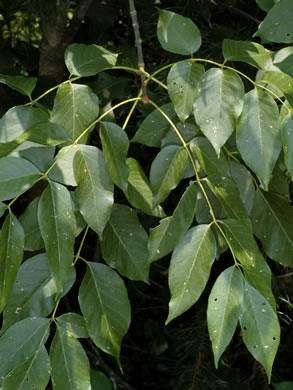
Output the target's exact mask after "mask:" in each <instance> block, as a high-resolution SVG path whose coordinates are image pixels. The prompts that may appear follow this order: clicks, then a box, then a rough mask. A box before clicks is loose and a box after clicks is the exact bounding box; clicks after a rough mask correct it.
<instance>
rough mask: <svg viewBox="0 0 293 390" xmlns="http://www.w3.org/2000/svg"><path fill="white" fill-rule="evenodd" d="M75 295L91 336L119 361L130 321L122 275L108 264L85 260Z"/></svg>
mask: <svg viewBox="0 0 293 390" xmlns="http://www.w3.org/2000/svg"><path fill="white" fill-rule="evenodd" d="M78 299H79V304H80V308H81V311H82V314H83V315H84V318H85V320H86V323H87V329H88V333H89V335H90V337H91V339H92V340H93V342H94V343H95V344H96V345H97V346H98V347H99V348H101V349H102V350H103V351H104V352H106V353H108V354H110V355H112V356H114V357H115V359H116V360H117V362H118V364H119V365H120V358H119V355H120V344H121V340H122V338H123V337H124V335H125V333H126V332H127V330H128V328H129V325H130V303H129V300H128V296H127V290H126V288H125V286H124V283H123V281H122V279H121V278H120V277H119V275H118V274H117V273H116V272H115V271H114V270H113V269H111V268H110V267H108V266H106V265H104V264H101V263H91V262H88V268H87V272H86V274H85V277H84V279H83V281H82V284H81V286H80V291H79V297H78Z"/></svg>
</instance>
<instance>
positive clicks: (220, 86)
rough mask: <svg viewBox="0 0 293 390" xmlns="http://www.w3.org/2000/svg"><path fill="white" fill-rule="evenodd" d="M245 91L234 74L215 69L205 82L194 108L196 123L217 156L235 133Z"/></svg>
mask: <svg viewBox="0 0 293 390" xmlns="http://www.w3.org/2000/svg"><path fill="white" fill-rule="evenodd" d="M243 96H244V87H243V84H242V81H241V79H240V78H239V76H238V75H237V74H236V73H235V72H233V71H231V70H223V69H216V68H212V69H209V70H208V71H207V72H206V73H205V74H204V75H203V77H202V78H201V80H200V83H199V91H198V95H197V98H196V101H195V104H194V116H195V121H196V123H197V124H198V126H199V127H200V129H201V131H202V132H203V133H204V135H205V136H206V137H207V138H208V140H209V141H210V142H211V144H212V145H213V147H214V149H215V151H216V153H217V155H219V154H220V149H221V147H222V146H223V145H224V144H225V142H226V141H227V139H228V138H229V137H230V135H231V134H232V133H233V131H234V130H235V125H236V119H237V117H238V116H239V115H240V113H241V110H242V105H243Z"/></svg>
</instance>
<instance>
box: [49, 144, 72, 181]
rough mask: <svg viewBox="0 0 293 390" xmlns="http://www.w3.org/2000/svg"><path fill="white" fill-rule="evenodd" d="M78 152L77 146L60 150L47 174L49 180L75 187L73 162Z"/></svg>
mask: <svg viewBox="0 0 293 390" xmlns="http://www.w3.org/2000/svg"><path fill="white" fill-rule="evenodd" d="M78 150H79V146H75V147H72V146H71V145H70V146H65V147H64V148H62V149H60V150H59V152H58V154H57V156H56V161H57V163H56V164H55V165H54V167H53V169H52V170H51V171H50V172H49V178H50V179H52V180H54V181H58V183H61V184H65V185H68V186H73V187H76V186H77V182H76V180H75V175H74V169H73V160H74V156H75V153H76V152H77V151H78Z"/></svg>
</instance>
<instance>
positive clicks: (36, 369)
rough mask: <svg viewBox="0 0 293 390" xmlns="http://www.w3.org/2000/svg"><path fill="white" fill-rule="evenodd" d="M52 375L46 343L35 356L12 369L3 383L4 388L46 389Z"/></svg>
mask: <svg viewBox="0 0 293 390" xmlns="http://www.w3.org/2000/svg"><path fill="white" fill-rule="evenodd" d="M50 375H51V364H50V359H49V355H48V352H47V350H46V348H45V347H44V345H41V346H40V348H38V349H37V350H36V351H35V353H34V355H33V357H32V358H30V359H29V360H27V361H25V362H24V363H23V364H21V365H20V366H18V367H16V368H15V369H14V370H12V371H11V372H10V373H9V374H8V375H7V376H6V377H5V378H4V381H3V383H2V388H1V389H2V390H11V389H17V390H44V389H46V386H47V384H48V382H49V379H50Z"/></svg>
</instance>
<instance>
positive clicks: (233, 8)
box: [228, 5, 260, 24]
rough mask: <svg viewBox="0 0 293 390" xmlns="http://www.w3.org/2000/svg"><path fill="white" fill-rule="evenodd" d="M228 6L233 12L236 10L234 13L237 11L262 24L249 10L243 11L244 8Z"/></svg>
mask: <svg viewBox="0 0 293 390" xmlns="http://www.w3.org/2000/svg"><path fill="white" fill-rule="evenodd" d="M228 8H229V9H230V10H231V11H232V12H234V13H236V14H239V15H242V16H244V17H246V18H247V19H250V20H252V21H253V22H254V23H256V24H260V20H258V19H257V18H255V17H254V16H252V15H250V14H248V13H247V12H245V11H242V9H239V8H235V7H233V6H232V5H229V6H228Z"/></svg>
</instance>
